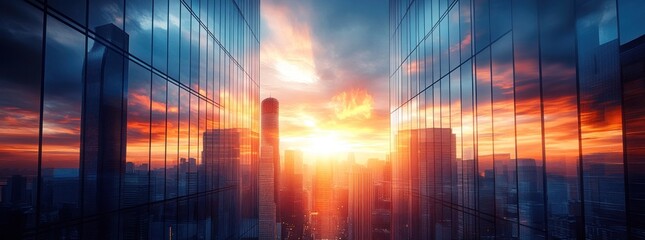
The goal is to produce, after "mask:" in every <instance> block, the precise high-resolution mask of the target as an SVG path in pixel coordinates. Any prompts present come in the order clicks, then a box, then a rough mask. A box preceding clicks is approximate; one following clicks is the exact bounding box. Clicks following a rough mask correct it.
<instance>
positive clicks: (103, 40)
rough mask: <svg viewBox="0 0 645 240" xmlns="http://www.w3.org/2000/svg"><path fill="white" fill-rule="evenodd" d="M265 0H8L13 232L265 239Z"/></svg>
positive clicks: (5, 67) (4, 46)
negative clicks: (261, 210) (261, 159)
mask: <svg viewBox="0 0 645 240" xmlns="http://www.w3.org/2000/svg"><path fill="white" fill-rule="evenodd" d="M259 5H260V3H259V1H258V0H250V1H228V0H226V1H185V0H172V1H167V0H162V1H154V2H153V1H134V0H124V1H111V0H108V1H94V0H92V1H80V2H78V1H75V2H68V1H3V2H0V35H1V36H2V37H0V52H2V56H3V57H1V58H0V76H1V77H0V85H2V87H1V88H0V119H2V121H0V132H2V134H0V193H2V195H1V196H0V232H2V234H3V236H2V238H7V239H33V238H38V239H215V238H217V239H220V238H222V239H224V238H233V239H235V238H257V235H258V232H257V229H258V226H257V225H258V221H257V215H258V204H257V198H258V196H257V194H258V193H257V174H258V171H257V170H258V165H257V155H258V154H257V153H258V147H259V132H260V131H259V130H260V128H259V127H260V122H259V120H260V115H259V113H260V106H259V105H260V98H259V86H260V84H259V46H260V42H259V27H260V6H259ZM218 131H219V133H218ZM231 155H235V156H231ZM236 166H237V167H238V168H235V167H236ZM231 195H233V196H237V198H225V199H224V196H231ZM237 200H239V201H237ZM223 210H226V211H227V212H226V214H228V215H224V214H220V213H223ZM223 219H225V221H224V220H223ZM222 222H225V223H222Z"/></svg>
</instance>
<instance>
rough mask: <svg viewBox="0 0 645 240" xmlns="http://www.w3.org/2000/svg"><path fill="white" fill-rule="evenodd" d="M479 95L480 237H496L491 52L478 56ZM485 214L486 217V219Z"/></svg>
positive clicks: (484, 52) (476, 69)
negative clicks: (493, 217)
mask: <svg viewBox="0 0 645 240" xmlns="http://www.w3.org/2000/svg"><path fill="white" fill-rule="evenodd" d="M475 64H476V65H475V77H476V86H477V90H476V94H477V100H476V102H477V171H478V177H479V179H478V182H479V184H478V190H479V196H478V201H479V212H481V213H483V214H481V215H480V216H479V217H481V219H480V222H479V234H480V235H481V236H490V237H494V236H495V221H494V219H492V218H491V217H492V216H494V215H495V171H494V163H493V161H494V159H493V136H492V135H493V129H492V128H493V126H492V113H491V70H490V65H491V64H490V48H486V49H484V51H482V52H481V53H479V54H478V55H477V56H476V62H475ZM484 214H485V215H484Z"/></svg>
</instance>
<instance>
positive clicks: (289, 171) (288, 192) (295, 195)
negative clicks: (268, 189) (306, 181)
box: [280, 150, 307, 239]
mask: <svg viewBox="0 0 645 240" xmlns="http://www.w3.org/2000/svg"><path fill="white" fill-rule="evenodd" d="M302 161H303V155H302V152H301V151H296V150H286V151H284V171H283V172H282V175H283V177H282V179H283V182H282V186H283V188H282V190H281V191H280V204H282V206H281V207H280V209H281V210H282V212H281V214H280V215H281V216H282V224H283V231H282V237H283V238H284V239H299V238H303V237H304V236H303V234H304V228H305V223H306V219H305V216H306V215H307V214H306V211H305V209H306V204H307V202H306V199H307V197H306V192H304V188H303V172H302V164H303V163H302Z"/></svg>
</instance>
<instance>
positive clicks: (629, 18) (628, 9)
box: [618, 0, 645, 45]
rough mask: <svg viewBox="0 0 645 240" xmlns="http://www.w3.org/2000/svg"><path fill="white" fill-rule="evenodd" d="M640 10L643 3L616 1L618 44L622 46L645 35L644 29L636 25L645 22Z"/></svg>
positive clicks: (642, 7) (644, 6)
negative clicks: (618, 30)
mask: <svg viewBox="0 0 645 240" xmlns="http://www.w3.org/2000/svg"><path fill="white" fill-rule="evenodd" d="M642 9H645V2H643V1H638V0H618V11H619V13H618V16H619V17H620V19H618V22H619V23H620V26H619V29H620V44H621V45H623V44H625V43H628V42H630V41H632V40H634V39H637V38H639V37H641V36H643V34H645V28H643V26H641V25H640V24H638V23H641V22H643V20H645V16H644V15H643V12H642V11H641V10H642Z"/></svg>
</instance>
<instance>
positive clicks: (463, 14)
mask: <svg viewBox="0 0 645 240" xmlns="http://www.w3.org/2000/svg"><path fill="white" fill-rule="evenodd" d="M470 6H471V1H470V0H461V1H459V8H460V9H459V32H460V38H459V39H460V40H459V45H460V50H461V61H462V62H464V61H466V60H468V59H470V57H471V56H472V31H471V29H472V13H471V7H470ZM451 29H453V28H451Z"/></svg>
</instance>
